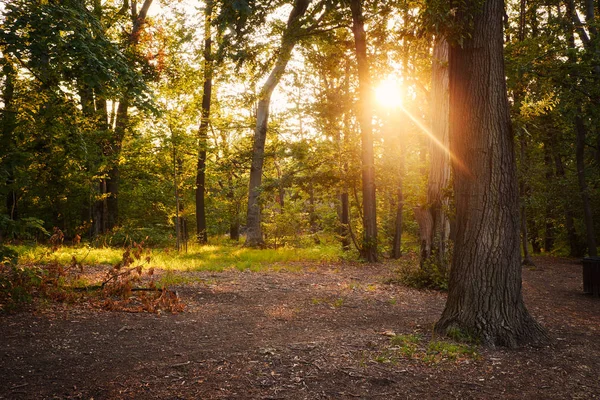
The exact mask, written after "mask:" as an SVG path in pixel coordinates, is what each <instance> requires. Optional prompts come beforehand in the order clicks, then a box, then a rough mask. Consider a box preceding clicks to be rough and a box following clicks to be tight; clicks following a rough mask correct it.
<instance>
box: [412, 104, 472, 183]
mask: <svg viewBox="0 0 600 400" xmlns="http://www.w3.org/2000/svg"><path fill="white" fill-rule="evenodd" d="M400 109H401V110H402V111H403V112H404V114H406V116H408V118H410V120H411V121H412V122H414V123H415V125H416V126H417V127H418V128H419V129H420V130H421V132H422V133H424V134H425V135H427V136H428V137H429V138H430V139H431V140H432V141H433V143H435V145H436V146H438V147H439V148H440V149H442V150H443V151H444V152H445V153H446V154H448V157H450V160H452V161H453V162H454V165H455V166H456V167H457V168H458V169H460V170H461V171H462V172H464V173H465V174H466V175H467V176H468V177H470V178H474V175H473V173H472V172H471V171H470V170H469V169H468V168H467V167H466V165H465V164H464V163H463V162H462V160H460V159H459V158H458V157H456V156H455V155H454V154H453V153H452V152H451V151H450V149H449V148H448V147H447V146H445V145H444V144H443V143H442V142H441V141H440V140H439V139H438V138H437V137H436V136H435V135H434V134H433V133H432V132H431V130H430V129H429V128H428V127H426V126H425V124H423V123H422V122H421V121H420V120H419V119H418V118H416V117H415V116H414V115H412V114H411V113H410V112H409V111H408V110H407V109H406V108H404V107H402V106H400Z"/></svg>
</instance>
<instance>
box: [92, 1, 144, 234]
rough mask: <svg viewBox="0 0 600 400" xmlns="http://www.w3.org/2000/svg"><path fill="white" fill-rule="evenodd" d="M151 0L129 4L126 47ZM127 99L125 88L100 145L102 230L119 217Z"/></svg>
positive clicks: (137, 32)
mask: <svg viewBox="0 0 600 400" xmlns="http://www.w3.org/2000/svg"><path fill="white" fill-rule="evenodd" d="M152 1H153V0H144V3H143V4H142V7H141V9H140V11H139V13H138V12H137V10H136V9H135V7H133V4H132V9H131V20H132V22H133V27H132V29H131V32H130V33H129V36H128V38H127V46H128V47H134V46H136V45H137V44H138V43H139V37H140V33H141V31H142V28H143V26H144V24H145V23H146V16H147V14H148V9H149V8H150V6H151V5H152ZM134 4H135V3H134ZM130 100H131V94H130V93H129V89H127V88H126V90H125V93H124V94H123V96H122V97H121V99H119V106H118V108H117V114H116V120H115V129H114V132H113V137H112V138H111V139H110V142H109V143H107V145H106V147H105V149H104V152H105V153H104V155H105V156H107V157H108V159H109V160H108V162H109V163H110V167H109V170H108V172H107V177H106V179H105V181H104V182H102V183H101V186H102V187H103V189H104V190H105V191H104V192H101V194H102V196H103V200H102V202H103V203H104V204H102V206H101V210H102V231H103V232H107V231H109V230H111V229H113V228H114V227H115V226H116V225H117V223H118V219H119V197H118V196H119V181H120V172H119V169H120V168H119V157H120V155H121V149H122V147H123V139H124V138H125V133H126V131H127V128H128V127H129V105H130ZM106 114H107V110H106V101H104V107H103V110H102V119H103V120H105V121H106V124H108V118H107V115H106ZM103 124H104V122H103ZM107 128H108V129H110V128H111V126H110V125H107Z"/></svg>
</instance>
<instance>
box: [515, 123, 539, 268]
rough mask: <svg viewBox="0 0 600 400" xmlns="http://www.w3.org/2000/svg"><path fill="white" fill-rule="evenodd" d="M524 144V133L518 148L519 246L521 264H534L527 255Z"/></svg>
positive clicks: (527, 192)
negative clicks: (521, 251) (521, 258)
mask: <svg viewBox="0 0 600 400" xmlns="http://www.w3.org/2000/svg"><path fill="white" fill-rule="evenodd" d="M526 146H527V141H526V140H525V136H524V134H522V135H521V138H520V140H519V150H520V151H521V175H522V176H521V179H520V182H519V197H520V201H521V247H522V249H523V260H522V261H521V264H522V265H530V266H533V265H535V263H534V262H533V260H532V259H531V256H530V255H529V240H528V238H529V236H528V231H527V205H526V204H525V198H526V197H527V196H529V188H528V187H527V183H526V182H525V175H526V174H527V170H526V167H525V165H527V164H528V160H527V152H526V150H525V148H526Z"/></svg>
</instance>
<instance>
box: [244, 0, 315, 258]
mask: <svg viewBox="0 0 600 400" xmlns="http://www.w3.org/2000/svg"><path fill="white" fill-rule="evenodd" d="M309 4H310V0H296V1H295V2H294V7H293V9H292V11H291V12H290V15H289V18H288V21H287V27H286V30H285V32H284V33H283V36H282V39H281V45H280V47H279V54H278V55H277V59H276V60H275V66H274V67H273V69H272V70H271V73H270V74H269V77H268V78H267V81H266V82H265V83H264V85H263V87H262V89H261V91H260V93H259V97H258V107H257V111H256V127H255V129H254V143H253V146H252V164H251V166H250V183H249V187H248V214H247V217H246V242H245V245H246V246H248V247H263V246H264V245H265V242H264V238H263V234H262V228H261V207H260V202H259V197H260V187H261V184H262V171H263V164H264V158H265V143H266V140H267V128H268V124H269V107H270V104H271V95H272V94H273V91H274V90H275V87H276V86H277V84H278V83H279V81H280V80H281V77H282V76H283V74H284V73H285V68H286V66H287V63H288V61H289V59H290V57H291V55H292V50H293V49H294V46H295V45H296V42H297V41H298V35H297V34H298V32H297V31H298V30H299V28H300V26H301V19H302V16H303V15H304V14H305V13H306V9H307V8H308V5H309Z"/></svg>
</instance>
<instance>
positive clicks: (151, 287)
mask: <svg viewBox="0 0 600 400" xmlns="http://www.w3.org/2000/svg"><path fill="white" fill-rule="evenodd" d="M0 250H1V251H2V254H3V258H4V260H6V261H5V262H3V263H2V265H0V310H5V311H13V310H17V309H19V308H21V307H22V306H24V305H26V304H29V303H32V302H33V301H34V300H36V299H39V300H50V301H55V302H82V301H89V302H90V303H91V304H92V305H95V306H97V307H101V308H104V309H107V310H111V311H121V310H127V311H133V312H153V313H158V312H161V311H169V312H180V311H183V309H184V307H185V305H184V304H183V303H182V302H181V300H180V299H179V297H178V296H177V294H176V293H175V292H172V291H170V290H168V289H167V288H166V287H165V285H164V284H163V285H162V287H161V288H157V287H156V285H155V284H154V279H153V278H152V276H153V274H154V268H149V269H148V271H146V272H145V275H146V276H147V277H150V278H151V279H150V281H149V282H147V285H148V286H147V287H146V288H140V287H139V285H141V284H143V283H146V282H144V281H142V277H143V275H144V274H143V273H144V266H145V265H147V264H148V263H149V262H150V256H149V255H148V254H149V252H148V251H147V250H145V249H144V247H143V243H139V244H138V243H134V244H133V246H132V247H128V248H126V249H125V251H124V252H123V254H122V256H121V259H120V261H118V262H116V263H115V264H114V265H113V266H112V267H111V268H110V269H109V270H108V271H107V272H106V275H105V277H104V278H103V279H102V280H101V281H100V282H97V281H94V280H90V279H89V278H86V275H85V273H84V272H85V271H84V265H83V263H82V261H79V260H78V259H77V258H76V257H75V256H72V257H71V259H70V261H69V262H68V263H67V262H63V263H61V262H59V259H58V258H55V259H54V260H52V261H50V262H48V263H43V262H40V261H41V260H36V261H35V262H31V263H20V264H19V263H17V261H16V254H17V253H16V252H15V251H14V250H12V249H10V248H7V247H2V248H0ZM51 253H52V251H51V250H50V251H48V252H47V255H46V257H47V256H49V255H50V254H51ZM88 255H89V252H88ZM86 257H87V255H86ZM83 259H85V257H84V258H83ZM83 259H82V260H83ZM63 260H64V258H63ZM138 291H140V294H139V295H134V293H137V292H138Z"/></svg>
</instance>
